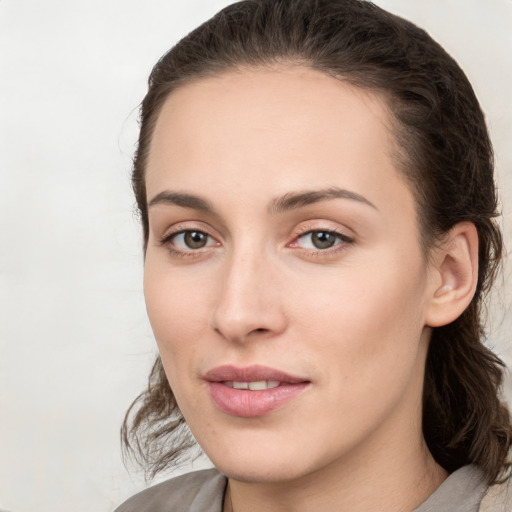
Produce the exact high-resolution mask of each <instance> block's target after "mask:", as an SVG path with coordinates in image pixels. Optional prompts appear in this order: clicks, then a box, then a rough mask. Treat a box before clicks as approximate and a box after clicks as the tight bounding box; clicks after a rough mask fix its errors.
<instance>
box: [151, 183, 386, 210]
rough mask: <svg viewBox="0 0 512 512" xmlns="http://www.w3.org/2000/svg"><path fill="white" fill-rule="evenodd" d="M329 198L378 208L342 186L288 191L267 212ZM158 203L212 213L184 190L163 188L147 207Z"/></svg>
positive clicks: (272, 203)
mask: <svg viewBox="0 0 512 512" xmlns="http://www.w3.org/2000/svg"><path fill="white" fill-rule="evenodd" d="M329 199H349V200H352V201H357V202H359V203H362V204H365V205H367V206H371V207H372V208H374V209H375V210H378V208H377V207H376V206H375V205H374V204H373V203H371V202H370V201H368V199H366V198H365V197H363V196H361V195H360V194H357V193H355V192H351V191H350V190H345V189H343V188H338V187H330V188H326V189H322V190H307V191H303V192H288V193H286V194H284V195H282V196H279V197H276V198H274V199H273V200H272V202H271V205H270V208H269V213H271V214H278V213H283V212H285V211H288V210H295V209H298V208H303V207H305V206H309V205H311V204H314V203H318V202H320V201H325V200H329ZM158 204H167V205H175V206H181V207H182V208H190V209H192V210H199V211H202V212H207V213H214V209H213V207H212V206H211V204H210V203H209V202H208V201H207V200H206V199H203V198H202V197H199V196H196V195H194V194H188V193H184V192H171V191H168V190H164V191H163V192H160V193H159V194H157V195H156V196H155V197H153V199H151V201H150V202H149V203H148V208H151V207H152V206H155V205H158Z"/></svg>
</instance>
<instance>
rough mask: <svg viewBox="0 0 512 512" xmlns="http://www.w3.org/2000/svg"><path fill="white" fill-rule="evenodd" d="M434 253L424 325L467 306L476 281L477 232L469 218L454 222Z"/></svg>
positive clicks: (451, 318) (443, 320) (452, 315)
mask: <svg viewBox="0 0 512 512" xmlns="http://www.w3.org/2000/svg"><path fill="white" fill-rule="evenodd" d="M434 251H435V254H433V258H432V265H433V267H434V268H431V270H432V275H433V276H435V278H433V279H432V286H431V296H430V297H429V304H428V308H427V312H426V318H425V325H428V326H429V327H440V326H442V325H447V324H449V323H450V322H453V321H454V320H455V319H456V318H458V317H459V316H460V315H461V314H462V312H463V311H464V310H465V309H466V308H467V307H468V305H469V303H470V302H471V300H472V299H473V296H474V294H475V290H476V286H477V281H478V233H477V231H476V227H475V225H474V224H472V223H471V222H461V223H459V224H457V225H456V226H454V227H453V228H452V229H451V230H450V231H449V232H448V234H447V236H446V238H445V240H444V241H443V242H442V243H441V244H440V245H439V247H437V248H436V249H435V250H434Z"/></svg>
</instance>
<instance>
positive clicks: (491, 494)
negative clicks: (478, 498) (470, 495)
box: [480, 479, 512, 512]
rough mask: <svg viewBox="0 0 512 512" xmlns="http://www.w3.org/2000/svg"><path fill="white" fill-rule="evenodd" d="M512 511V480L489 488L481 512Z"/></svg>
mask: <svg viewBox="0 0 512 512" xmlns="http://www.w3.org/2000/svg"><path fill="white" fill-rule="evenodd" d="M511 510H512V479H509V480H507V481H506V482H504V483H502V484H497V485H493V486H492V487H489V489H488V491H487V493H486V494H485V496H484V499H483V500H482V505H481V506H480V512H509V511H511Z"/></svg>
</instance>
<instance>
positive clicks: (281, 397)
mask: <svg viewBox="0 0 512 512" xmlns="http://www.w3.org/2000/svg"><path fill="white" fill-rule="evenodd" d="M308 384H309V383H308V382H300V383H297V384H284V385H281V386H278V387H276V388H271V389H263V390H258V391H249V390H245V389H234V388H230V387H229V386H226V385H224V384H222V383H220V382H208V387H209V390H210V396H211V397H212V400H213V402H214V403H215V405H216V406H217V407H218V408H219V409H220V410H221V411H223V412H225V413H226V414H229V415H231V416H239V417H241V418H257V417H258V416H264V415H265V414H268V413H270V412H272V411H274V410H275V409H277V408H278V407H281V406H282V405H284V404H285V403H287V402H289V401H290V400H292V399H293V398H295V397H296V396H297V395H298V394H299V393H301V392H302V391H303V390H304V389H305V388H306V387H307V386H308Z"/></svg>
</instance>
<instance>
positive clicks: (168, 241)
mask: <svg viewBox="0 0 512 512" xmlns="http://www.w3.org/2000/svg"><path fill="white" fill-rule="evenodd" d="M187 232H198V233H202V234H204V235H206V236H207V237H208V238H209V239H210V240H213V241H214V243H207V245H205V246H204V247H199V248H197V249H193V248H186V247H179V246H177V245H175V244H173V243H172V241H173V239H174V238H175V237H177V236H179V235H182V234H185V233H187ZM158 244H159V245H160V246H162V247H165V248H166V249H167V250H168V251H169V252H170V253H171V255H173V256H180V257H185V258H186V257H189V258H193V257H199V256H202V255H204V253H205V252H207V251H208V250H209V249H211V248H212V247H218V246H220V245H221V244H220V242H219V240H218V237H216V236H214V235H213V234H212V233H211V229H208V228H207V227H203V226H198V225H197V224H195V225H190V224H188V223H178V224H176V225H175V226H173V227H172V228H171V229H170V230H167V231H166V232H165V234H164V235H163V236H161V237H160V238H159V239H158Z"/></svg>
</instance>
